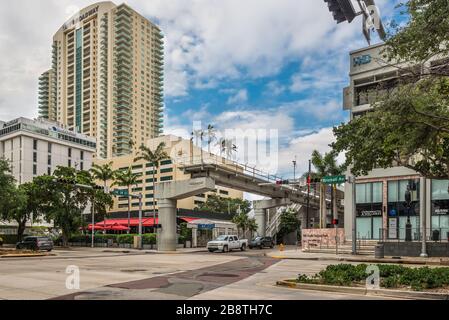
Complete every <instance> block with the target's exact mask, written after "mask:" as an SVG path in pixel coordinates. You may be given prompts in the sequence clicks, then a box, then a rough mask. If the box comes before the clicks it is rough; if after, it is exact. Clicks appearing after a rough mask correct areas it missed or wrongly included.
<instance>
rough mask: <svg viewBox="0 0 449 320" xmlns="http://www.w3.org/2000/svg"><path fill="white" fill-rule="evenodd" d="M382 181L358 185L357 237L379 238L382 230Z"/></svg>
mask: <svg viewBox="0 0 449 320" xmlns="http://www.w3.org/2000/svg"><path fill="white" fill-rule="evenodd" d="M382 186H383V183H382V182H374V183H359V184H357V185H356V212H357V238H362V239H379V237H380V235H381V232H382V202H383V197H382V195H383V192H382Z"/></svg>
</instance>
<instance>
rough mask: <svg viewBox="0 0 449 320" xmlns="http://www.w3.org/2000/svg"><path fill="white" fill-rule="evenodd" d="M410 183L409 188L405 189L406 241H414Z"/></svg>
mask: <svg viewBox="0 0 449 320" xmlns="http://www.w3.org/2000/svg"><path fill="white" fill-rule="evenodd" d="M410 189H411V188H410V184H408V185H407V190H406V191H405V204H406V208H407V224H406V225H405V241H407V242H410V241H412V223H411V222H410V209H411V203H412V193H411V191H410Z"/></svg>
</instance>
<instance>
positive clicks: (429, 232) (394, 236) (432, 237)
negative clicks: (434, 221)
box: [379, 227, 449, 242]
mask: <svg viewBox="0 0 449 320" xmlns="http://www.w3.org/2000/svg"><path fill="white" fill-rule="evenodd" d="M410 230H411V241H422V240H423V232H422V229H421V228H416V227H415V228H411V229H410ZM406 235H407V229H406V228H398V229H385V228H383V229H379V240H380V241H382V242H404V241H406ZM425 237H426V241H433V242H448V241H449V228H428V229H426V232H425Z"/></svg>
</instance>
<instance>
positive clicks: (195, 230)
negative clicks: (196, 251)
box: [192, 228, 198, 248]
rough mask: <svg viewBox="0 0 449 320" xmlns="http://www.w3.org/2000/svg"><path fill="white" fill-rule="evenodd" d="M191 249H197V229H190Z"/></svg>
mask: <svg viewBox="0 0 449 320" xmlns="http://www.w3.org/2000/svg"><path fill="white" fill-rule="evenodd" d="M192 247H193V248H197V247H198V228H192Z"/></svg>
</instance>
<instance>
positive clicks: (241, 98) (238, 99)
mask: <svg viewBox="0 0 449 320" xmlns="http://www.w3.org/2000/svg"><path fill="white" fill-rule="evenodd" d="M246 101H248V91H247V90H246V89H242V90H239V91H237V93H236V94H235V95H233V96H232V97H229V99H228V104H241V103H244V102H246Z"/></svg>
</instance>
